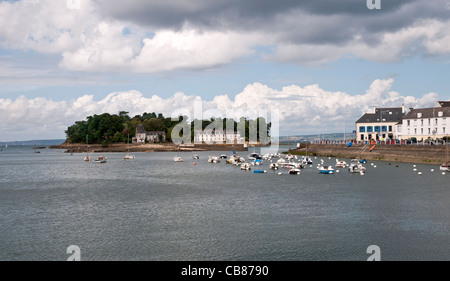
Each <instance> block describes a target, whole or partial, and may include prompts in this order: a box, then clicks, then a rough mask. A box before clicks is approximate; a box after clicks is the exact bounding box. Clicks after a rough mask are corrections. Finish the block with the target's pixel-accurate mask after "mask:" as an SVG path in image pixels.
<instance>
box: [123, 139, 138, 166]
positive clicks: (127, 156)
mask: <svg viewBox="0 0 450 281" xmlns="http://www.w3.org/2000/svg"><path fill="white" fill-rule="evenodd" d="M133 159H136V156H134V155H131V154H130V134H128V154H127V155H125V156H124V157H123V160H133Z"/></svg>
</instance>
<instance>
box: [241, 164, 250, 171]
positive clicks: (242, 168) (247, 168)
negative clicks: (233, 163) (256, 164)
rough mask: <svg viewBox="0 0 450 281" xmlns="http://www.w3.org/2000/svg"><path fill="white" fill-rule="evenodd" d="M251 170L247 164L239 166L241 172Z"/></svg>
mask: <svg viewBox="0 0 450 281" xmlns="http://www.w3.org/2000/svg"><path fill="white" fill-rule="evenodd" d="M251 169H252V165H250V164H249V163H244V164H242V165H241V170H243V171H250V170H251Z"/></svg>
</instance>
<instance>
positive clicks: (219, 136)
mask: <svg viewBox="0 0 450 281" xmlns="http://www.w3.org/2000/svg"><path fill="white" fill-rule="evenodd" d="M194 142H195V143H197V144H201V143H207V144H213V143H215V144H225V143H229V144H234V143H235V144H243V143H244V142H245V139H244V137H241V133H240V132H239V131H238V132H235V131H227V130H204V131H201V130H196V131H195V132H194Z"/></svg>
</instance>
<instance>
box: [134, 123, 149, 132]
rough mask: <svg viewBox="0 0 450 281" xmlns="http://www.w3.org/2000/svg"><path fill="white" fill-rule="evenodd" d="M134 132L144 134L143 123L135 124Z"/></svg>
mask: <svg viewBox="0 0 450 281" xmlns="http://www.w3.org/2000/svg"><path fill="white" fill-rule="evenodd" d="M136 133H138V134H145V133H147V131H146V130H145V128H144V125H142V124H139V125H138V126H137V129H136Z"/></svg>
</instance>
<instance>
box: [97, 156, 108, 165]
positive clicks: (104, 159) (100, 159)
mask: <svg viewBox="0 0 450 281" xmlns="http://www.w3.org/2000/svg"><path fill="white" fill-rule="evenodd" d="M106 161H107V158H106V157H105V156H99V157H98V159H97V160H95V163H97V164H105V163H106Z"/></svg>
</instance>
